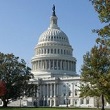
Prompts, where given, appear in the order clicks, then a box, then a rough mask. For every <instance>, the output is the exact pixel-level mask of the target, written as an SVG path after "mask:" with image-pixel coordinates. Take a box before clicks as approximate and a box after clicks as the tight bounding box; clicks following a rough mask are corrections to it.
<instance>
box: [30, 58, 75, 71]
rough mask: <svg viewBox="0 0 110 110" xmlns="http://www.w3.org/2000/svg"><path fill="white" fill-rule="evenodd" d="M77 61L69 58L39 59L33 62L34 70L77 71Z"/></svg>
mask: <svg viewBox="0 0 110 110" xmlns="http://www.w3.org/2000/svg"><path fill="white" fill-rule="evenodd" d="M75 69H76V62H74V61H68V60H56V59H48V60H37V61H35V62H33V63H32V70H34V71H36V70H67V71H76V70H75Z"/></svg>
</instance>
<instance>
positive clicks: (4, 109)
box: [0, 107, 110, 110]
mask: <svg viewBox="0 0 110 110" xmlns="http://www.w3.org/2000/svg"><path fill="white" fill-rule="evenodd" d="M0 110H100V109H95V108H89V109H88V108H14V107H12V108H11V107H7V108H0ZM105 110H110V109H105Z"/></svg>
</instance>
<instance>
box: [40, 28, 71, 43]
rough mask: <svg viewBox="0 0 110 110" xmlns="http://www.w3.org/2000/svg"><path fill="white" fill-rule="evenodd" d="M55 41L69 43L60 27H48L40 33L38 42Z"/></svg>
mask: <svg viewBox="0 0 110 110" xmlns="http://www.w3.org/2000/svg"><path fill="white" fill-rule="evenodd" d="M48 41H56V42H61V43H65V44H69V41H68V37H67V35H66V34H65V33H64V32H63V31H62V30H60V29H54V28H50V29H48V30H46V31H45V32H43V33H42V34H41V35H40V38H39V41H38V43H41V42H48Z"/></svg>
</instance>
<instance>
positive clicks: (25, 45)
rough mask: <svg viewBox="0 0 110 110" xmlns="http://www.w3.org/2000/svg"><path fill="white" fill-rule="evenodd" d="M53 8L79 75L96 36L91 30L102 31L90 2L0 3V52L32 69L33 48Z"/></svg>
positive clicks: (32, 0) (6, 0) (36, 0)
mask: <svg viewBox="0 0 110 110" xmlns="http://www.w3.org/2000/svg"><path fill="white" fill-rule="evenodd" d="M53 4H55V6H56V15H57V17H58V26H59V27H60V29H61V30H63V31H64V32H65V33H66V35H67V36H68V38H69V41H70V44H71V45H72V47H73V49H74V50H73V56H74V57H76V59H77V73H78V74H80V68H81V65H82V64H83V55H84V54H85V53H86V52H87V51H89V50H90V49H91V48H92V47H93V46H94V45H95V39H96V37H97V35H96V34H93V33H92V31H91V30H92V29H98V28H101V27H102V24H101V23H100V21H99V19H98V15H97V13H96V12H95V10H94V8H93V6H92V4H91V2H89V0H0V51H1V52H3V53H13V54H14V55H15V56H19V57H20V58H22V59H24V60H25V61H26V62H27V63H28V65H29V66H31V58H32V57H33V55H34V47H35V45H36V44H37V42H38V39H39V36H40V34H41V33H42V32H44V31H45V30H46V29H47V28H48V26H49V23H50V16H51V14H52V6H53Z"/></svg>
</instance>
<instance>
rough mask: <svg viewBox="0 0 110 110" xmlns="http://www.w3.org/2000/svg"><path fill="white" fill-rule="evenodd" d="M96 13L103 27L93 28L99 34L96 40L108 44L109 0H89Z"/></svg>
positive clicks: (109, 39) (109, 31)
mask: <svg viewBox="0 0 110 110" xmlns="http://www.w3.org/2000/svg"><path fill="white" fill-rule="evenodd" d="M90 1H91V2H92V4H93V6H94V8H95V10H96V12H97V13H98V17H99V20H100V22H101V23H103V24H104V27H103V28H101V29H94V30H93V31H94V32H96V33H97V34H98V35H99V36H98V39H97V40H96V41H97V42H100V43H102V44H104V45H107V46H110V0H90Z"/></svg>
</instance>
